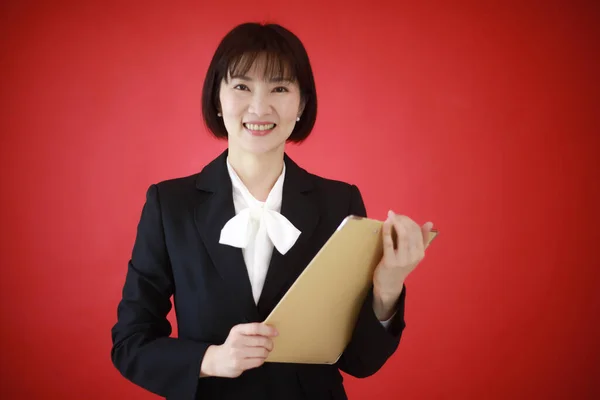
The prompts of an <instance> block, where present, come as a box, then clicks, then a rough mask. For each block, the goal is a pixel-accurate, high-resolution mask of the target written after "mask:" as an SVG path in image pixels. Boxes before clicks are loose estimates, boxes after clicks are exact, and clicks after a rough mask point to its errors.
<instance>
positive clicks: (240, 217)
mask: <svg viewBox="0 0 600 400" xmlns="http://www.w3.org/2000/svg"><path fill="white" fill-rule="evenodd" d="M261 226H264V228H265V229H266V231H267V236H268V237H269V239H270V240H271V242H272V243H273V246H275V248H276V249H277V251H279V252H280V253H281V254H285V253H287V252H288V250H289V249H290V248H292V246H293V245H294V243H296V240H297V239H298V237H299V236H300V231H299V230H298V229H297V228H296V227H295V226H294V225H293V224H292V223H291V222H290V221H289V220H288V219H287V218H286V217H284V216H283V215H282V214H280V213H278V212H277V211H273V210H270V209H268V208H267V207H266V205H265V206H264V207H260V206H254V207H248V208H245V209H243V210H242V211H240V212H239V213H238V214H237V215H236V216H235V217H233V218H231V219H230V220H229V221H227V223H226V224H225V226H224V227H223V229H222V230H221V238H220V239H219V243H222V244H228V245H230V246H234V247H240V248H246V246H248V243H249V242H250V240H251V239H252V238H254V237H255V236H256V234H257V232H258V230H259V229H260V228H261Z"/></svg>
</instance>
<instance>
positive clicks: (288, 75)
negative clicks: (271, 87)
mask: <svg viewBox="0 0 600 400" xmlns="http://www.w3.org/2000/svg"><path fill="white" fill-rule="evenodd" d="M241 76H246V77H250V78H253V79H259V80H264V81H274V80H275V81H279V80H287V81H296V80H297V73H296V70H295V68H294V67H293V63H292V61H291V60H289V59H287V58H286V57H285V56H283V55H281V54H274V53H244V54H241V55H240V56H238V57H235V58H233V59H232V60H230V62H229V65H228V66H227V71H226V78H227V79H229V78H232V77H241Z"/></svg>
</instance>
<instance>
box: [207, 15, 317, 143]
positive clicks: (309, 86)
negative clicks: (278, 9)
mask: <svg viewBox="0 0 600 400" xmlns="http://www.w3.org/2000/svg"><path fill="white" fill-rule="evenodd" d="M259 57H265V58H266V62H265V71H264V73H265V77H266V78H275V77H277V78H284V79H289V80H292V81H296V82H297V83H298V86H299V87H300V101H301V104H304V110H303V112H302V116H301V118H300V121H298V122H297V123H296V125H295V127H294V130H293V131H292V133H291V135H290V137H289V139H288V141H290V142H297V143H299V142H302V141H303V140H304V139H306V138H307V137H308V135H309V134H310V133H311V131H312V129H313V127H314V125H315V120H316V119H317V92H316V88H315V80H314V76H313V72H312V68H311V65H310V61H309V58H308V54H307V53H306V49H305V48H304V45H303V44H302V42H301V41H300V39H299V38H298V37H297V36H296V35H294V34H293V33H292V32H290V31H289V30H287V29H286V28H284V27H282V26H281V25H277V24H259V23H253V22H249V23H243V24H241V25H238V26H236V27H235V28H233V29H232V30H231V31H230V32H229V33H227V35H225V37H224V38H223V39H222V40H221V43H220V44H219V46H218V47H217V50H216V51H215V54H214V55H213V58H212V60H211V62H210V65H209V67H208V71H207V73H206V78H205V79H204V86H203V88H202V116H203V118H204V123H205V125H206V127H207V128H208V129H209V131H210V132H211V133H212V134H213V135H214V136H215V137H217V138H227V130H226V129H225V124H224V123H223V119H222V118H219V117H218V116H217V112H219V110H220V109H221V107H220V101H219V94H220V93H219V91H220V87H221V81H222V80H223V79H227V78H228V75H229V74H230V75H232V76H235V75H245V74H246V73H247V72H248V70H249V69H250V68H251V67H252V65H253V64H254V61H255V60H256V59H257V58H259Z"/></svg>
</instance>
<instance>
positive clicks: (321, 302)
mask: <svg viewBox="0 0 600 400" xmlns="http://www.w3.org/2000/svg"><path fill="white" fill-rule="evenodd" d="M382 226H383V222H382V221H377V220H374V219H369V218H363V217H357V216H348V217H347V218H345V219H344V221H343V222H342V223H341V224H340V226H339V227H338V229H337V230H336V231H335V232H334V234H333V235H332V236H331V237H330V238H329V240H328V241H327V242H326V243H325V245H324V246H323V247H322V248H321V250H320V251H319V252H318V253H317V255H316V256H315V257H314V258H313V259H312V261H311V262H310V263H309V265H308V266H307V267H306V269H305V270H304V271H303V272H302V274H301V275H300V276H299V277H298V279H297V280H296V281H295V282H294V284H293V285H292V286H291V287H290V289H289V290H288V291H287V293H286V294H285V295H284V296H283V298H282V299H281V301H280V302H279V303H278V304H277V306H276V307H275V308H274V309H273V311H272V312H271V314H270V315H269V316H268V317H267V319H266V320H265V321H264V323H266V324H269V325H272V326H274V327H276V328H277V330H278V331H279V336H277V337H275V338H274V344H273V350H272V351H271V353H270V354H269V356H268V358H267V359H266V362H283V363H304V364H334V363H335V362H336V361H337V360H338V359H339V357H340V356H341V355H342V353H343V351H344V349H345V348H346V346H347V345H348V343H349V341H350V338H351V336H352V332H353V330H354V326H355V324H356V319H357V317H358V313H359V311H360V309H361V306H362V304H363V302H364V301H365V298H366V295H367V294H368V292H369V290H370V288H371V285H372V278H373V272H374V270H375V267H376V266H377V264H378V263H379V261H380V260H381V257H382V255H383V244H382V238H381V229H382ZM437 233H438V231H437V230H433V231H432V232H431V234H430V237H429V242H428V244H429V243H431V241H432V240H433V239H434V238H435V237H436V235H437Z"/></svg>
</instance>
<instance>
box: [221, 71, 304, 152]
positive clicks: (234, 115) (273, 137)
mask: <svg viewBox="0 0 600 400" xmlns="http://www.w3.org/2000/svg"><path fill="white" fill-rule="evenodd" d="M262 62H264V61H261V60H260V59H258V60H257V62H256V63H255V64H254V65H253V66H252V68H250V70H249V71H248V72H247V73H246V75H244V76H229V79H228V82H226V81H225V80H223V81H222V82H221V89H220V94H219V97H220V102H221V113H222V115H223V122H224V123H225V128H226V129H227V133H228V140H229V147H230V148H231V147H235V148H236V149H237V150H241V151H243V152H248V153H253V154H262V153H266V152H271V151H276V150H280V149H281V150H282V149H283V148H284V147H285V142H286V140H287V139H288V138H289V136H290V135H291V133H292V130H293V129H294V126H295V124H296V118H298V117H299V116H300V114H301V112H302V108H301V100H300V88H299V86H298V84H297V83H296V82H289V81H285V80H282V79H281V78H277V77H275V78H274V79H270V78H265V77H263V74H262V71H264V67H263V64H262Z"/></svg>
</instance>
